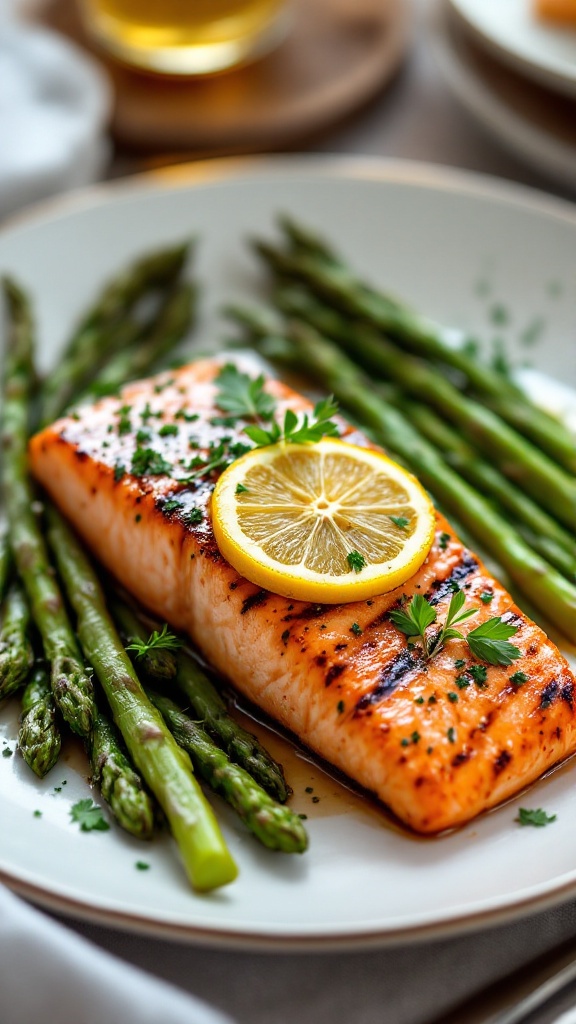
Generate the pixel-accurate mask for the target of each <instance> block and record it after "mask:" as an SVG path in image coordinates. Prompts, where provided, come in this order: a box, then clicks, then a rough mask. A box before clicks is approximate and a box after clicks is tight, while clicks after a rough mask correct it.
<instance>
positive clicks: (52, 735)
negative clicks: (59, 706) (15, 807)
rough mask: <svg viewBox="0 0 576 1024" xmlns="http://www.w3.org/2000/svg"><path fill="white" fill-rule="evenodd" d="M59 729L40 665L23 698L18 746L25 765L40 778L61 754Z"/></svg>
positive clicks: (47, 685)
mask: <svg viewBox="0 0 576 1024" xmlns="http://www.w3.org/2000/svg"><path fill="white" fill-rule="evenodd" d="M60 744H61V739H60V729H59V728H58V721H57V717H56V703H55V701H54V697H53V695H52V691H51V689H50V682H49V679H48V673H47V672H46V669H45V668H44V667H43V666H39V667H38V668H37V669H36V670H35V672H34V673H33V675H32V678H31V680H30V682H29V683H28V684H27V686H26V689H25V690H24V693H23V695H22V718H21V720H20V731H19V733H18V746H19V748H20V753H21V754H22V757H23V758H24V760H25V761H26V764H27V765H28V767H29V768H31V769H32V771H33V772H34V773H35V774H36V775H37V776H38V777H39V778H40V779H43V778H44V776H45V775H46V774H47V772H49V771H50V769H51V768H52V767H53V766H54V765H55V764H56V761H57V760H58V755H59V754H60Z"/></svg>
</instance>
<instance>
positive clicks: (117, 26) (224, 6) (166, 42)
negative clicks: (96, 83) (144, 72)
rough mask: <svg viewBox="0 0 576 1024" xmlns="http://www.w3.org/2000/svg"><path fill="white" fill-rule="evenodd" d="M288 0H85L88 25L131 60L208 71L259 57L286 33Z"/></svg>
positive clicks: (155, 67)
mask: <svg viewBox="0 0 576 1024" xmlns="http://www.w3.org/2000/svg"><path fill="white" fill-rule="evenodd" d="M285 7H286V3H285V0H83V3H82V10H83V14H84V18H85V20H86V22H87V25H88V28H89V29H90V31H91V32H92V33H93V35H95V36H96V38H97V39H99V41H100V42H101V43H102V44H103V45H104V46H105V47H106V48H107V49H108V50H110V51H111V52H112V53H114V54H115V55H116V56H117V57H120V58H121V59H122V60H125V61H127V62H128V63H131V64H135V65H137V66H139V67H144V68H147V69H148V70H151V71H159V72H164V73H168V74H190V75H194V74H207V73H210V72H214V71H221V70H223V69H224V68H227V67H232V66H233V65H235V64H238V63H241V62H243V61H245V60H248V59H251V58H253V57H256V56H259V55H261V54H262V53H265V52H266V51H267V50H269V49H271V48H272V47H273V46H274V45H276V43H277V42H279V41H280V39H281V38H282V36H283V34H284V29H285V21H284V18H283V14H284V13H285Z"/></svg>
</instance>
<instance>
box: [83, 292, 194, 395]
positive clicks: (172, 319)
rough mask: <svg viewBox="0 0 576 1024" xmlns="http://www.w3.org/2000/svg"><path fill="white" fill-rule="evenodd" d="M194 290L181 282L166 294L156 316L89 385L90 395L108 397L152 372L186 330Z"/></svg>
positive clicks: (88, 392) (192, 306)
mask: <svg viewBox="0 0 576 1024" xmlns="http://www.w3.org/2000/svg"><path fill="white" fill-rule="evenodd" d="M196 303H197V288H196V286H195V285H193V284H191V283H189V282H181V283H179V284H177V285H175V286H174V288H173V289H172V290H171V291H170V292H169V293H168V295H167V296H166V298H165V299H164V302H163V303H162V306H161V308H160V310H159V311H158V313H157V314H156V315H155V316H154V317H153V318H152V320H151V321H150V322H149V324H148V326H147V328H146V329H145V330H144V331H142V330H141V329H140V332H139V334H138V337H137V339H136V341H135V343H133V344H132V345H130V346H128V347H127V348H123V349H120V351H118V352H115V353H114V354H113V355H112V356H111V358H110V359H108V361H107V362H106V363H105V365H104V366H103V368H102V369H101V371H100V373H98V374H97V375H96V377H94V378H93V380H91V382H90V387H89V389H88V391H87V393H86V397H88V395H90V393H92V394H93V395H94V394H100V395H102V394H110V393H112V392H114V391H116V390H118V388H119V387H121V386H122V384H125V383H126V381H129V380H135V379H136V378H138V377H142V376H144V375H145V374H147V373H151V372H152V370H153V369H154V368H155V367H156V365H157V363H159V362H160V361H161V360H162V359H163V358H164V357H165V356H166V355H167V354H168V353H169V352H171V351H172V349H173V348H174V347H175V346H176V345H177V344H178V342H179V341H181V340H182V338H183V337H184V336H185V334H186V332H187V331H188V330H189V328H190V326H191V324H192V322H193V318H194V315H195V308H196Z"/></svg>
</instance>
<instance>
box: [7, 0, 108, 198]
mask: <svg viewBox="0 0 576 1024" xmlns="http://www.w3.org/2000/svg"><path fill="white" fill-rule="evenodd" d="M110 108H111V90H110V87H109V85H108V81H107V79H106V78H105V76H104V74H103V72H102V71H101V70H100V68H99V67H97V65H96V64H95V63H94V62H93V61H91V60H90V59H89V58H88V57H86V56H85V55H84V54H82V53H81V52H80V51H79V50H78V49H77V48H76V47H74V46H73V45H72V44H71V43H69V42H67V41H66V40H64V39H63V38H61V37H60V36H58V35H56V33H54V32H49V31H48V30H47V29H44V28H40V27H39V26H34V25H29V24H26V23H19V22H17V21H13V20H12V19H11V11H10V9H9V7H8V6H7V5H6V4H5V0H0V139H1V143H0V218H1V217H4V216H6V215H7V214H9V213H12V212H13V211H14V210H17V209H18V208H20V207H22V206H25V205H26V204H28V203H30V202H33V201H35V200H37V199H42V198H44V197H46V196H50V195H53V194H56V193H58V192H63V191H65V190H66V189H70V188H76V187H78V186H81V185H85V184H88V183H90V182H93V181H95V180H97V179H98V178H99V177H100V176H101V174H102V172H103V170H104V168H105V164H106V162H107V159H108V156H109V149H110V145H109V142H108V140H107V138H106V137H105V134H104V129H105V126H106V123H107V121H108V118H109V114H110Z"/></svg>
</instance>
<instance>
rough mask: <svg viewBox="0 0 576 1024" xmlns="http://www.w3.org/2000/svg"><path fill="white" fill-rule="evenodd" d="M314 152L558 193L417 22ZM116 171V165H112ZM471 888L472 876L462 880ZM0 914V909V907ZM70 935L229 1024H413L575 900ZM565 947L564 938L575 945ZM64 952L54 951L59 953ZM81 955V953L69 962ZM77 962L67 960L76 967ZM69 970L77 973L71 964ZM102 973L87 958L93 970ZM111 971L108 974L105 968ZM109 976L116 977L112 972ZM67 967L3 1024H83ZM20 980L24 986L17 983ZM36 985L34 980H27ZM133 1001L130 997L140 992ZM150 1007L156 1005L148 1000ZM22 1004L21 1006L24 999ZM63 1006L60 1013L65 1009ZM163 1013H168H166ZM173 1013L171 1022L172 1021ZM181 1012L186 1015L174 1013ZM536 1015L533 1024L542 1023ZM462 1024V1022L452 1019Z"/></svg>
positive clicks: (541, 941)
mask: <svg viewBox="0 0 576 1024" xmlns="http://www.w3.org/2000/svg"><path fill="white" fill-rule="evenodd" d="M310 148H311V149H314V150H316V151H318V152H338V153H348V152H350V153H370V154H379V155H383V156H394V157H403V158H410V159H415V160H425V161H432V162H437V163H441V164H449V165H452V166H457V167H464V168H469V169H473V170H476V171H481V172H485V173H489V174H495V175H498V176H501V177H506V178H510V179H512V180H516V181H521V182H524V183H526V184H530V185H535V186H536V187H540V188H547V189H548V190H550V191H555V192H556V193H557V194H561V192H560V190H559V189H557V188H556V189H554V188H552V187H551V186H549V185H548V183H547V182H545V181H543V179H541V178H540V177H539V176H538V175H537V174H536V173H533V172H532V171H530V170H529V169H528V168H526V167H525V166H523V165H522V164H521V163H520V162H519V161H516V160H515V159H514V158H513V157H511V156H509V155H507V154H505V153H504V152H503V151H502V150H501V149H500V148H499V146H497V145H496V144H495V143H493V142H492V141H491V139H490V138H489V137H488V136H487V135H486V134H485V132H484V131H483V130H481V129H480V128H478V127H477V126H476V125H475V124H474V123H472V121H471V120H470V118H469V117H468V115H467V114H465V113H464V112H463V111H462V110H461V109H460V107H459V106H458V104H457V102H456V100H455V99H454V98H453V97H452V96H451V95H450V94H449V92H448V91H447V89H446V87H445V86H444V85H443V84H442V81H441V78H440V75H439V73H438V71H437V69H436V68H435V66H434V63H433V59H432V57H431V55H430V54H429V52H428V50H427V46H426V35H425V31H424V29H423V27H422V25H419V26H418V30H417V39H416V45H415V47H414V49H413V52H412V53H411V55H410V57H409V59H408V60H407V62H406V65H405V67H404V69H403V70H402V71H401V73H400V74H399V76H398V78H397V79H396V81H395V82H394V83H393V85H392V86H391V87H390V88H389V89H388V90H387V91H386V93H385V94H384V95H382V96H380V97H379V98H377V99H376V100H374V101H373V102H372V103H371V104H370V106H369V107H368V108H366V109H365V110H364V111H363V112H361V114H359V115H356V116H355V117H354V118H353V119H352V120H351V121H350V122H349V123H347V124H345V125H341V126H339V128H338V129H337V130H333V131H332V132H330V133H329V134H326V135H325V136H324V137H323V138H322V139H321V140H319V141H317V143H316V144H314V145H313V146H311V147H310ZM118 169H119V170H120V167H119V168H118ZM471 885H473V881H472V880H471ZM0 909H1V907H0ZM65 923H66V925H67V927H68V928H69V929H71V931H72V933H73V934H74V933H75V934H76V935H80V936H83V937H85V938H88V939H90V940H92V941H93V942H94V943H96V944H97V945H98V946H100V947H102V948H103V949H104V950H106V951H107V952H109V953H114V954H116V956H118V957H119V958H120V959H121V960H122V961H125V962H126V963H129V964H132V965H135V966H137V967H139V968H143V969H144V970H145V971H147V972H149V974H150V975H151V976H157V977H158V978H162V979H164V980H165V981H168V982H171V983H172V984H173V985H176V986H178V987H179V988H180V989H183V990H185V991H186V992H189V993H194V994H195V995H197V996H199V997H200V998H202V999H204V1000H206V1001H208V1002H210V1003H212V1004H213V1005H214V1006H215V1007H217V1008H218V1009H220V1010H223V1011H226V1012H227V1013H228V1014H230V1016H231V1017H233V1018H234V1019H235V1020H236V1021H238V1022H239V1024H295V1022H298V1024H336V1022H348V1024H382V1022H386V1024H418V1022H421V1021H422V1022H423V1021H427V1020H430V1019H433V1018H435V1017H436V1016H438V1015H440V1014H441V1013H442V1012H443V1011H445V1010H446V1009H447V1008H448V1007H450V1006H453V1005H455V1004H456V1003H457V1002H458V1001H459V1000H461V999H463V998H464V997H466V996H467V995H469V994H472V993H473V992H474V991H477V990H480V989H481V988H482V987H484V986H485V985H486V984H488V983H489V982H490V981H492V980H494V979H495V978H497V977H501V976H503V975H504V974H506V973H507V972H508V971H510V970H513V969H515V968H516V967H518V966H519V965H521V964H523V963H525V962H526V961H528V960H529V959H530V958H531V957H533V956H536V955H538V954H540V953H541V952H543V951H545V950H547V949H550V948H551V947H552V946H554V945H555V944H557V943H559V942H562V941H564V940H566V939H569V938H572V937H573V936H576V904H569V905H566V906H563V907H561V908H559V909H557V910H552V911H547V912H545V913H540V914H539V915H536V916H534V917H532V918H531V919H529V920H525V921H523V922H519V923H515V924H511V925H506V926H500V927H497V928H492V929H490V930H488V931H484V932H480V933H476V934H474V935H469V936H465V937H460V938H457V939H451V940H443V941H437V942H434V943H428V944H426V945H421V946H413V947H405V948H400V949H384V950H381V951H370V952H355V953H333V954H313V953H309V954H306V955H283V954H255V953H248V952H247V953H242V952H228V951H220V950H218V951H217V950H210V949H203V948H199V947H195V946H186V945H178V944H173V943H170V942H168V941H163V940H155V939H147V938H142V937H139V936H135V935H131V934H125V933H122V932H119V931H113V930H110V929H106V928H102V927H96V926H93V925H89V924H84V923H78V922H75V921H71V920H69V921H66V922H65ZM575 951H576V941H575ZM64 952H65V951H64ZM84 956H85V950H84V949H82V950H81V955H80V957H79V962H81V961H82V959H83V957H84ZM77 966H78V965H77ZM78 969H79V968H78ZM96 969H98V970H100V969H103V970H105V969H106V965H105V964H103V963H102V962H101V961H96V967H95V970H96ZM113 973H114V972H113ZM10 977H12V980H13V975H11V973H10V972H9V971H7V969H6V966H5V969H4V976H3V975H2V970H1V967H0V989H2V990H3V991H2V1002H3V1006H4V1007H5V1006H6V1005H7V1001H6V998H5V996H6V993H7V990H6V988H5V985H7V984H8V980H9V978H10ZM114 977H115V979H116V980H117V978H118V976H117V973H114ZM77 981H78V975H76V980H75V978H74V970H73V969H72V973H71V974H63V975H60V976H59V977H55V979H54V992H55V996H54V999H52V1000H49V1001H48V1002H46V1003H45V1006H44V1009H43V1010H42V1011H40V1010H36V1008H34V1012H32V1010H30V1015H29V1016H26V1015H22V1016H19V1017H13V1018H10V1020H9V1022H8V1021H7V1018H6V1017H5V1016H4V1015H3V1011H2V1012H0V1018H1V1019H2V1020H3V1022H4V1024H28V1021H30V1024H32V1021H34V1022H35V1024H36V1021H39V1020H41V1021H42V1024H69V1022H70V1024H72V1022H73V1024H91V1022H92V1020H95V1019H96V1017H94V1016H93V1015H91V1014H93V1000H95V999H97V996H96V995H95V988H94V986H90V985H89V984H88V983H87V980H86V976H85V975H82V973H80V988H82V986H83V985H84V986H85V987H84V991H85V1001H84V1006H82V1005H80V1004H79V1003H78V1001H76V1003H74V1002H70V997H71V993H72V995H74V993H77ZM125 981H126V991H127V993H128V998H127V1003H130V998H129V993H130V991H132V992H133V993H134V996H135V997H136V993H138V991H139V985H141V982H139V979H138V976H135V975H132V974H130V973H129V972H128V971H127V972H126V976H125ZM23 983H24V981H23ZM38 984H40V982H38ZM140 994H141V992H140ZM150 998H151V999H152V998H155V999H156V1002H153V1003H151V1004H150V1005H153V1006H155V1007H157V1006H158V1005H160V1004H161V1003H162V999H163V1000H164V1005H165V1007H166V1013H165V1014H164V1016H165V1019H166V1024H169V1022H172V1020H174V1022H176V1021H178V1022H180V1020H182V1021H184V1020H188V1021H189V1022H190V1024H193V1022H195V1021H196V1020H200V1019H201V1018H200V1017H197V1016H196V1015H195V1014H196V1013H197V1012H198V1011H197V1009H196V1008H195V1007H193V1006H192V1004H190V1006H189V1007H188V1008H186V1006H185V1004H180V1003H179V1002H178V997H177V996H171V995H170V994H169V993H168V992H167V991H164V990H163V991H162V992H161V993H160V994H159V995H158V993H157V994H156V996H154V997H153V996H152V995H150ZM158 1000H160V1001H159V1002H158ZM28 1005H29V1007H33V1002H30V1003H29V1004H28ZM71 1005H74V1006H75V1011H74V1013H71V1011H70V1006H71ZM142 1006H143V1004H142V1002H137V1001H135V1002H133V1004H132V1008H131V1011H129V1010H128V1009H126V1007H124V1010H123V1013H124V1016H117V1017H116V1016H112V1015H111V1011H109V1012H108V1015H107V1013H106V1012H104V1011H102V1012H100V1014H99V1017H98V1019H99V1020H101V1021H102V1024H109V1022H111V1021H116V1019H118V1020H121V1019H122V1021H123V1022H124V1024H138V1022H142V1024H144V1022H147V1021H148V1020H152V1019H155V1020H159V1021H160V1020H162V1015H161V1014H158V1015H157V1016H156V1017H154V1015H152V1016H150V1015H149V1014H147V1012H145V1011H144V1009H143V1008H142ZM169 1010H170V1011H172V1010H173V1013H174V1016H173V1017H171V1016H169V1015H168V1011H169ZM179 1013H182V1014H183V1016H179V1015H178V1014H179ZM186 1013H188V1016H186ZM550 1019H551V1018H550V1015H549V1014H542V1015H540V1017H538V1018H536V1022H537V1024H545V1022H547V1021H548V1020H550ZM462 1024H466V1021H465V1018H464V1017H463V1018H462Z"/></svg>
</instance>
